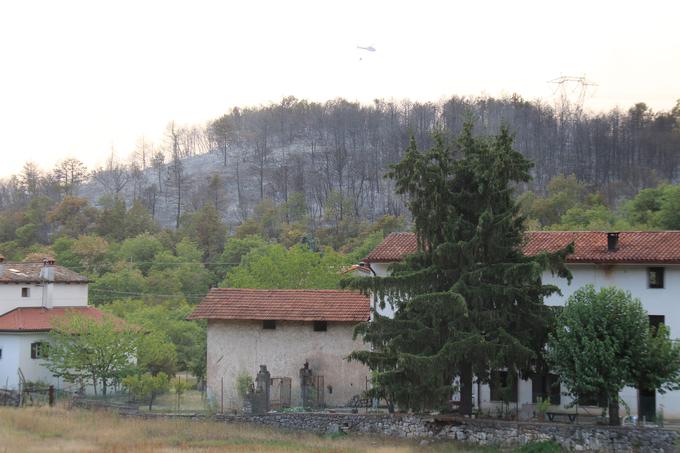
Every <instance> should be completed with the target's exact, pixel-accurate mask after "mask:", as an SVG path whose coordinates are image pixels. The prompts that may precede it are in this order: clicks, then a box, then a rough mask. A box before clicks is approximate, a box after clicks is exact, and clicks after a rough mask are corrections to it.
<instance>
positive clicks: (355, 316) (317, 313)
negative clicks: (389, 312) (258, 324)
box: [187, 288, 370, 322]
mask: <svg viewBox="0 0 680 453" xmlns="http://www.w3.org/2000/svg"><path fill="white" fill-rule="evenodd" d="M369 306H370V304H369V297H368V296H365V295H363V294H361V293H358V292H353V291H338V290H304V289H240V288H213V289H211V290H210V292H209V293H208V295H207V296H205V298H204V299H203V301H201V303H200V304H199V305H198V307H196V309H195V310H194V312H193V313H192V314H191V315H189V316H188V318H187V319H244V320H245V319H249V320H265V319H274V320H288V321H350V322H359V321H367V320H368V318H369V314H370V310H369Z"/></svg>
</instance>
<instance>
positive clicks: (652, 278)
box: [647, 267, 664, 288]
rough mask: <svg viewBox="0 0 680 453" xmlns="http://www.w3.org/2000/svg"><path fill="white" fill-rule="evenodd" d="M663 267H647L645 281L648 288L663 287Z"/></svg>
mask: <svg viewBox="0 0 680 453" xmlns="http://www.w3.org/2000/svg"><path fill="white" fill-rule="evenodd" d="M663 274H664V268H663V267H650V268H648V269H647V283H648V285H649V287H650V288H663Z"/></svg>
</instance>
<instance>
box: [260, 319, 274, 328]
mask: <svg viewBox="0 0 680 453" xmlns="http://www.w3.org/2000/svg"><path fill="white" fill-rule="evenodd" d="M262 328H263V329H264V330H274V329H276V320H274V319H265V320H264V321H262Z"/></svg>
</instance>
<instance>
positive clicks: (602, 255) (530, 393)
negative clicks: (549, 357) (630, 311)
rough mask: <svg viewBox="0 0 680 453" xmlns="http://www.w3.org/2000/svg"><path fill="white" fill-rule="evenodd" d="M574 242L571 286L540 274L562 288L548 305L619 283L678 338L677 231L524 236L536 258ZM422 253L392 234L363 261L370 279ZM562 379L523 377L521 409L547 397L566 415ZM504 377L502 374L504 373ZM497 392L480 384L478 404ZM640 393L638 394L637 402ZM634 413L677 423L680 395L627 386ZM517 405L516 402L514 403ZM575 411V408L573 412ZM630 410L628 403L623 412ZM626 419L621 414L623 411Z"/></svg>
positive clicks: (407, 238)
mask: <svg viewBox="0 0 680 453" xmlns="http://www.w3.org/2000/svg"><path fill="white" fill-rule="evenodd" d="M571 242H574V244H575V249H574V253H573V254H571V255H569V256H568V257H567V259H566V262H567V267H568V268H569V270H570V271H571V273H572V275H573V280H572V282H571V284H569V283H568V282H567V281H566V280H565V279H561V278H558V277H557V276H554V275H552V273H550V272H545V273H544V275H543V276H542V279H543V282H544V283H546V284H554V285H556V286H557V287H559V288H560V290H561V292H562V295H559V294H554V295H552V296H550V297H549V298H547V299H546V300H545V303H546V304H548V305H553V306H561V305H564V303H565V301H566V300H567V298H568V297H569V296H570V295H571V294H572V293H573V292H574V291H576V290H577V289H578V288H580V287H582V286H584V285H586V284H592V285H594V286H595V287H596V288H602V287H607V286H616V287H618V288H621V289H623V290H626V291H630V293H631V294H632V295H633V296H634V297H636V298H638V299H640V301H641V302H642V304H643V307H644V308H645V310H647V312H648V314H649V318H650V319H649V320H650V324H652V325H655V324H659V323H664V324H665V325H666V326H668V327H669V328H670V330H671V335H672V336H673V337H675V338H677V337H678V335H679V334H680V304H678V297H679V295H680V231H645V232H641V231H629V232H613V233H607V232H600V231H536V232H528V233H526V240H525V243H524V246H523V252H524V253H525V254H527V255H534V254H537V253H539V252H542V251H548V252H552V251H557V250H560V249H562V248H564V247H566V246H567V245H568V244H569V243H571ZM416 251H417V242H416V237H415V234H414V233H392V234H390V235H389V236H388V237H387V238H385V240H384V241H383V242H382V243H380V244H379V245H378V246H377V247H376V248H375V249H374V250H373V251H371V253H370V254H369V255H368V256H367V257H366V259H365V260H364V262H363V263H361V268H362V269H363V271H364V272H366V271H367V270H368V271H369V272H370V273H372V274H373V275H377V276H385V275H388V274H389V265H390V264H391V263H394V262H397V261H400V260H401V259H403V257H404V256H406V255H408V254H411V253H414V252H416ZM375 308H376V309H377V310H378V312H380V313H381V314H383V315H386V316H393V314H394V312H393V309H392V307H390V306H389V305H388V306H386V307H385V308H384V309H381V308H380V307H375ZM558 378H559V377H558V376H555V375H552V374H550V375H547V376H543V377H542V378H541V379H540V380H535V381H534V382H532V381H531V380H520V381H519V382H518V384H517V388H516V389H515V391H514V392H513V399H514V401H513V403H516V407H522V406H523V405H526V404H532V403H534V402H536V401H537V400H538V399H539V398H542V397H546V396H547V397H549V399H550V400H551V403H552V404H553V406H552V407H551V409H550V410H551V411H557V412H558V411H567V406H568V405H569V403H571V402H572V399H571V398H569V397H568V396H565V395H564V394H563V391H564V389H563V388H562V389H560V388H559V386H558V385H553V384H554V383H555V382H557V381H558ZM501 379H503V376H501ZM497 394H498V393H497V392H495V391H494V389H493V388H491V387H490V386H488V385H482V386H478V387H477V391H476V392H475V394H474V395H473V397H474V398H475V402H476V404H477V405H478V407H480V408H482V409H483V410H493V409H494V408H495V407H498V405H499V404H500V402H499V401H498V397H497V396H496V395H497ZM638 396H639V397H640V398H639V400H638ZM621 397H622V398H623V400H624V401H625V403H626V405H627V406H628V407H629V408H630V411H631V413H632V414H636V413H637V406H638V401H640V404H642V405H643V413H645V414H646V417H647V418H653V417H654V416H655V415H656V413H657V412H658V411H659V410H660V409H661V408H663V411H664V416H665V417H666V418H674V419H680V391H674V392H668V393H665V394H663V395H661V394H655V393H654V392H652V393H651V394H646V393H645V394H641V395H638V392H637V390H636V389H634V388H625V389H624V390H623V392H622V394H621ZM513 405H514V404H513ZM569 410H570V411H572V412H573V411H574V409H573V408H571V409H569ZM581 410H582V411H584V412H588V413H596V414H599V413H600V410H599V408H597V407H596V406H592V407H582V408H581ZM621 410H622V412H623V411H624V410H625V407H624V405H622V407H621ZM622 415H623V413H622Z"/></svg>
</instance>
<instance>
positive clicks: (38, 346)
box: [31, 341, 49, 359]
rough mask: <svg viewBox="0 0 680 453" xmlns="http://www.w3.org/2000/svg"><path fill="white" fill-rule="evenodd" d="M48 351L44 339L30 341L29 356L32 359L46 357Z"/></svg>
mask: <svg viewBox="0 0 680 453" xmlns="http://www.w3.org/2000/svg"><path fill="white" fill-rule="evenodd" d="M48 352H49V345H48V344H47V343H45V342H44V341H36V342H35V343H31V358H32V359H46V358H47V356H48Z"/></svg>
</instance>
